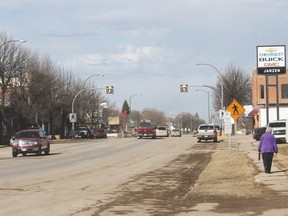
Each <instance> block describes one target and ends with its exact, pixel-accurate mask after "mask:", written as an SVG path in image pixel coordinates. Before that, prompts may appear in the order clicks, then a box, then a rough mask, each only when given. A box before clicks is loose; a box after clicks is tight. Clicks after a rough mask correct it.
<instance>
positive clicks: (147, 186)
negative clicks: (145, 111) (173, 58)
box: [0, 135, 288, 216]
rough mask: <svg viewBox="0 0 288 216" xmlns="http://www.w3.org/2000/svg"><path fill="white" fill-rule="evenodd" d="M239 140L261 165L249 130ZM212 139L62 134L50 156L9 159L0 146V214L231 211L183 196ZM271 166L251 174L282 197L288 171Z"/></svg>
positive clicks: (206, 161)
mask: <svg viewBox="0 0 288 216" xmlns="http://www.w3.org/2000/svg"><path fill="white" fill-rule="evenodd" d="M238 141H239V142H240V143H241V144H240V150H244V151H245V152H246V153H247V155H248V156H249V157H250V158H251V159H252V161H253V163H254V164H255V165H256V166H257V167H258V169H259V170H261V169H262V164H261V161H258V159H257V158H256V157H255V156H256V155H257V154H255V151H257V150H255V145H256V143H255V142H253V140H252V139H251V138H250V137H248V136H242V137H240V138H239V140H238ZM223 144H224V143H223ZM225 145H226V144H224V146H225ZM219 146H220V145H217V144H215V143H205V144H202V143H201V144H199V143H197V140H196V138H193V137H192V136H188V135H187V136H183V137H181V138H178V137H169V138H163V139H155V140H154V139H140V140H139V139H137V138H122V139H121V138H108V139H97V140H84V141H81V140H79V141H76V142H70V143H65V141H61V142H58V143H57V144H52V146H51V154H50V155H48V156H45V155H43V156H40V157H38V156H34V155H28V156H26V157H22V156H18V157H17V158H12V156H11V149H10V147H6V148H0V170H1V173H0V190H1V193H0V199H1V202H0V215H13V216H14V215H15V216H18V215H19V216H23V215H27V216H33V215H35V216H36V215H37V216H39V215H41V216H46V215H47V216H48V215H49V216H50V215H55V216H88V215H89V216H90V215H91V216H100V215H101V216H102V215H109V216H110V215H132V216H137V215H141V216H142V215H159V216H175V215H178V216H180V215H181V216H182V215H183V216H184V215H185V216H186V215H197V216H200V215H207V214H208V215H215V216H216V215H217V216H218V215H237V214H235V208H236V210H237V206H233V207H234V209H232V208H231V212H234V214H231V212H230V210H229V209H226V214H223V213H224V212H222V213H221V212H218V213H216V212H215V206H214V205H215V204H216V203H218V202H219V201H220V200H219V197H218V198H216V197H215V200H213V197H212V198H211V197H209V202H207V203H206V202H205V200H203V199H200V200H191V197H190V198H189V199H188V200H186V201H185V199H186V198H188V197H186V196H187V194H188V193H189V192H191V187H193V185H194V184H195V182H197V179H198V177H199V175H200V174H201V173H202V171H203V170H205V168H206V166H207V164H209V162H210V161H211V156H212V154H213V153H214V152H216V151H222V152H223V151H225V150H223V149H221V148H219ZM224 153H225V156H226V155H227V154H226V151H225V152H224ZM273 171H274V172H275V173H274V174H273V175H270V176H268V175H265V174H263V173H262V172H260V174H257V175H256V176H255V181H258V182H259V181H260V182H261V183H263V184H266V185H268V187H270V188H271V189H272V190H274V191H276V192H277V191H279V193H280V192H281V194H282V196H283V198H284V196H285V197H286V196H287V194H286V193H285V192H287V188H286V187H287V176H286V175H285V173H284V172H277V171H278V170H277V167H273ZM283 188H284V190H283ZM283 193H284V194H283ZM196 197H197V196H196ZM192 198H193V196H192ZM285 200H286V198H285ZM227 201H228V202H229V199H228V200H227ZM232 201H233V200H232ZM246 201H247V200H246ZM246 201H245V199H244V200H243V201H242V203H245V202H246ZM283 201H284V200H283ZM247 202H250V201H249V200H248V201H247ZM197 203H198V204H197ZM231 203H233V202H231ZM212 204H213V205H212ZM211 205H212V206H211ZM220 206H221V205H220ZM255 208H257V206H255ZM242 210H243V209H241V211H242ZM244 211H245V210H244ZM212 212H213V214H212ZM229 212H230V213H229ZM270 213H273V215H288V212H287V209H281V212H280V214H278V213H279V211H276V212H275V210H273V211H272V212H270V211H269V212H267V214H263V215H271V214H270ZM276 213H277V214H276ZM286 213H287V214H286ZM251 214H252V213H251ZM242 215H243V214H242Z"/></svg>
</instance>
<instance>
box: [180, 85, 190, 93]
mask: <svg viewBox="0 0 288 216" xmlns="http://www.w3.org/2000/svg"><path fill="white" fill-rule="evenodd" d="M180 92H186V93H188V84H181V85H180Z"/></svg>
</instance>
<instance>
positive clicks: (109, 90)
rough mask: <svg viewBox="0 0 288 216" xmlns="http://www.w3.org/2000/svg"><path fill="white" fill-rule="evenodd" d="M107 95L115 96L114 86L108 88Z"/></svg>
mask: <svg viewBox="0 0 288 216" xmlns="http://www.w3.org/2000/svg"><path fill="white" fill-rule="evenodd" d="M106 94H114V86H106Z"/></svg>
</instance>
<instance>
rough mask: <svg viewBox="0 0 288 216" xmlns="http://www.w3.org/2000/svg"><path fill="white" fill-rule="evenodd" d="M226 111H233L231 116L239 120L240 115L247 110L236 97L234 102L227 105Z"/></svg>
mask: <svg viewBox="0 0 288 216" xmlns="http://www.w3.org/2000/svg"><path fill="white" fill-rule="evenodd" d="M226 111H228V112H230V113H231V117H232V118H233V119H234V120H238V119H239V118H240V116H241V115H242V114H243V113H244V112H245V108H244V107H243V106H242V105H241V104H240V103H238V101H236V100H235V99H234V100H233V101H232V103H231V104H230V105H229V106H228V107H227V109H226Z"/></svg>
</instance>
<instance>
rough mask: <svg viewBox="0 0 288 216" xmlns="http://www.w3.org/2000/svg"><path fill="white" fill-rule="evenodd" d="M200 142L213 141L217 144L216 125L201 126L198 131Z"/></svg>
mask: <svg viewBox="0 0 288 216" xmlns="http://www.w3.org/2000/svg"><path fill="white" fill-rule="evenodd" d="M197 139H198V142H201V140H205V141H207V140H213V142H217V128H216V127H215V125H214V124H201V125H199V127H198V129H197Z"/></svg>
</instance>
